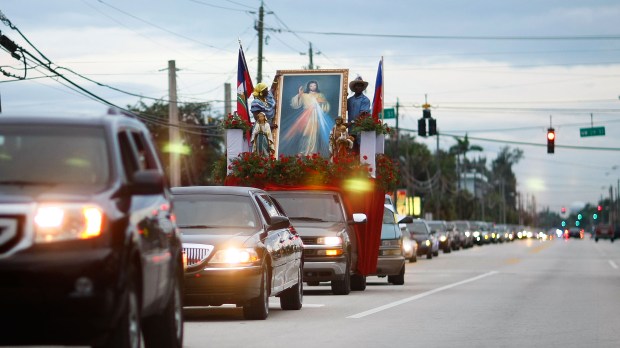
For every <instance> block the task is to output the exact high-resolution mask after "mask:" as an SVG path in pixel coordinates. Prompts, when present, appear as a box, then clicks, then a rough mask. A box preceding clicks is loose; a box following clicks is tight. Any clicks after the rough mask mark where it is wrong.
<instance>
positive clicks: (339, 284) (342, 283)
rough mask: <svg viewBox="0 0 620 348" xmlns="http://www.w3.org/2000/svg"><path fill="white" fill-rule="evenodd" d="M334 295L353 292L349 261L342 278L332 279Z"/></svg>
mask: <svg viewBox="0 0 620 348" xmlns="http://www.w3.org/2000/svg"><path fill="white" fill-rule="evenodd" d="M331 285H332V293H334V295H348V294H349V293H350V292H351V265H350V264H349V263H348V262H347V265H346V266H345V270H344V277H343V278H342V280H332V284H331Z"/></svg>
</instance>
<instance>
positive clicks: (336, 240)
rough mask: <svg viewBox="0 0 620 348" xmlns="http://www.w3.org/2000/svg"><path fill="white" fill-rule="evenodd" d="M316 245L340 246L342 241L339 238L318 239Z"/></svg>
mask: <svg viewBox="0 0 620 348" xmlns="http://www.w3.org/2000/svg"><path fill="white" fill-rule="evenodd" d="M316 243H317V244H320V245H330V246H336V245H342V239H341V238H340V237H319V238H317V239H316Z"/></svg>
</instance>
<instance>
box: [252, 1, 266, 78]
mask: <svg viewBox="0 0 620 348" xmlns="http://www.w3.org/2000/svg"><path fill="white" fill-rule="evenodd" d="M264 18H265V9H264V8H263V1H262V0H261V2H260V7H259V8H258V22H257V23H256V25H255V26H254V29H256V31H258V69H257V70H258V72H257V74H256V82H257V83H259V82H262V81H263V31H264V27H265V26H264V24H265V22H264Z"/></svg>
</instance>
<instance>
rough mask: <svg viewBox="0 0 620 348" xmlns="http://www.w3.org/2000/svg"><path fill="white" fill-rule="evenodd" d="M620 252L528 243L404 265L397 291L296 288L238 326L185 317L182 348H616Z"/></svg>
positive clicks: (234, 319) (233, 312)
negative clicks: (286, 305) (294, 303)
mask: <svg viewBox="0 0 620 348" xmlns="http://www.w3.org/2000/svg"><path fill="white" fill-rule="evenodd" d="M619 266H620V242H616V243H613V244H612V243H610V242H609V241H607V240H602V241H599V242H598V243H595V242H594V240H591V239H584V240H574V239H571V240H568V241H565V240H561V239H560V240H553V241H547V242H539V241H533V240H524V241H516V242H514V243H505V244H498V245H486V246H483V247H474V248H472V249H467V250H460V251H453V252H452V253H450V254H444V253H443V252H441V253H440V255H439V257H435V258H433V259H432V260H426V259H419V260H418V262H417V263H409V264H407V272H406V278H405V285H404V286H395V285H389V284H388V283H387V279H386V278H378V277H370V278H368V287H367V288H366V290H365V291H363V292H352V293H351V294H350V295H347V296H335V295H332V294H331V292H330V288H329V286H322V285H321V286H315V287H308V286H306V287H305V290H304V307H303V308H302V309H301V310H300V311H282V310H281V309H280V307H279V299H277V298H271V303H270V314H269V318H268V319H267V320H265V321H248V320H243V318H242V315H241V311H240V309H237V308H234V307H229V306H223V307H217V308H187V309H186V310H185V315H186V323H185V344H184V346H185V347H191V348H198V347H244V346H245V347H252V348H258V347H294V348H303V347H312V348H316V347H563V348H566V347H620V269H619Z"/></svg>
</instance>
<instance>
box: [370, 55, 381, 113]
mask: <svg viewBox="0 0 620 348" xmlns="http://www.w3.org/2000/svg"><path fill="white" fill-rule="evenodd" d="M382 112H383V57H381V60H380V61H379V69H377V81H376V82H375V96H374V97H373V99H372V118H373V119H375V120H378V119H379V114H381V113H382Z"/></svg>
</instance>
